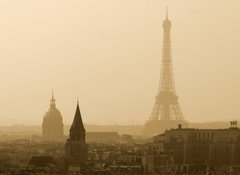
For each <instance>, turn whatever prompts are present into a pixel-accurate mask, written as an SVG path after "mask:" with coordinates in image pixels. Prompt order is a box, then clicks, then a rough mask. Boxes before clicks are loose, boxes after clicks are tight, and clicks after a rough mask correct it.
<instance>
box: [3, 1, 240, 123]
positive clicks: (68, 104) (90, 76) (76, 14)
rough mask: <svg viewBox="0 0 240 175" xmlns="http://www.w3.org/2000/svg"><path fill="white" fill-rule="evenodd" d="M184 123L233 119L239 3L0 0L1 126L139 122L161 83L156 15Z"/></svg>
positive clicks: (239, 92)
mask: <svg viewBox="0 0 240 175" xmlns="http://www.w3.org/2000/svg"><path fill="white" fill-rule="evenodd" d="M167 5H168V8H169V18H170V20H171V21H172V49H173V61H174V75H175V83H176V90H177V94H178V96H179V102H180V105H181V107H182V110H183V113H184V116H185V118H186V119H187V120H188V121H214V120H232V119H239V120H240V1H239V0H229V1H226V0H211V1H209V0H181V1H180V0H172V1H171V0H169V1H164V0H71V1H66V0H38V1H37V0H35V1H33V0H0V80H1V84H0V125H8V124H15V123H18V124H42V118H43V116H44V113H45V112H46V111H47V110H48V108H49V98H50V96H51V91H52V89H54V91H55V95H56V103H57V108H58V109H59V110H60V111H61V113H62V116H63V120H64V123H66V124H69V123H71V122H72V119H73V115H74V112H75V108H76V100H77V97H79V100H80V107H81V112H82V116H83V120H84V122H86V123H98V124H117V123H118V124H141V123H144V122H145V120H147V119H148V118H149V116H150V113H151V110H152V107H153V104H154V102H155V99H154V97H155V95H156V92H157V89H158V83H159V78H160V77H159V75H160V65H161V64H160V63H161V50H162V32H163V31H162V21H163V20H164V18H165V7H166V6H167Z"/></svg>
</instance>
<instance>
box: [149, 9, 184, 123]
mask: <svg viewBox="0 0 240 175" xmlns="http://www.w3.org/2000/svg"><path fill="white" fill-rule="evenodd" d="M170 30H171V21H170V20H169V19H168V11H167V12H166V19H165V20H164V21H163V48H162V63H161V75H160V82H159V89H158V93H157V96H156V100H155V104H154V107H153V110H152V113H151V116H150V119H149V120H184V117H183V114H182V111H181V108H180V105H179V103H178V96H177V94H176V90H175V83H174V76H173V66H172V50H171V35H170Z"/></svg>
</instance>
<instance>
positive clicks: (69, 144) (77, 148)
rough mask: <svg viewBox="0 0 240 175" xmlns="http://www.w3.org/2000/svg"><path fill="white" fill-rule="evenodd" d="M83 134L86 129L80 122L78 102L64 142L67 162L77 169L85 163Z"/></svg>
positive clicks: (85, 148)
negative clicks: (67, 136)
mask: <svg viewBox="0 0 240 175" xmlns="http://www.w3.org/2000/svg"><path fill="white" fill-rule="evenodd" d="M85 135H86V131H85V128H84V125H83V122H82V117H81V113H80V109H79V104H77V109H76V113H75V116H74V119H73V123H72V126H71V128H70V134H69V138H68V139H67V141H66V144H65V152H66V156H67V158H68V161H67V163H68V166H69V167H71V168H73V169H78V166H80V167H82V166H83V165H84V164H85V163H86V160H87V144H86V140H85Z"/></svg>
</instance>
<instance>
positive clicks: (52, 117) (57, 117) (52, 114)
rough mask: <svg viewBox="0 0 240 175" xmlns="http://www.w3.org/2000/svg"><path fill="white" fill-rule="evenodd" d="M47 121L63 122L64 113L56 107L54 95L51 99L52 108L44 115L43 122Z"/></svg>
mask: <svg viewBox="0 0 240 175" xmlns="http://www.w3.org/2000/svg"><path fill="white" fill-rule="evenodd" d="M45 122H47V123H48V122H50V123H52V122H53V123H54V122H60V123H62V115H61V113H60V111H59V110H58V109H57V108H56V104H55V98H54V97H53V96H52V99H51V100H50V108H49V109H48V111H47V112H46V113H45V115H44V117H43V123H45Z"/></svg>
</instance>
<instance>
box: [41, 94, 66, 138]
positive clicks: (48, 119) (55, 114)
mask: <svg viewBox="0 0 240 175" xmlns="http://www.w3.org/2000/svg"><path fill="white" fill-rule="evenodd" d="M42 136H43V139H44V140H62V139H63V120H62V115H61V113H60V111H59V110H58V109H57V108H56V104H55V98H54V96H53V95H52V99H51V100H50V108H49V109H48V111H47V112H46V113H45V115H44V117H43V123H42Z"/></svg>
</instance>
